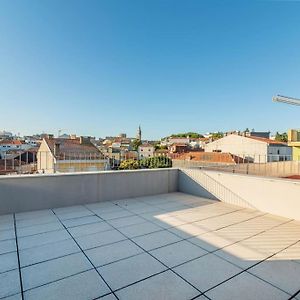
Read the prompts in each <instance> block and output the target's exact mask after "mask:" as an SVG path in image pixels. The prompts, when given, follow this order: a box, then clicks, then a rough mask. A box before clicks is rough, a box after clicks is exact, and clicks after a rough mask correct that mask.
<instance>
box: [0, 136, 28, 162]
mask: <svg viewBox="0 0 300 300" xmlns="http://www.w3.org/2000/svg"><path fill="white" fill-rule="evenodd" d="M30 148H32V145H31V144H27V143H26V142H24V141H20V140H2V141H0V157H2V158H3V157H4V156H5V155H6V153H7V152H9V151H20V152H21V151H25V150H28V149H30Z"/></svg>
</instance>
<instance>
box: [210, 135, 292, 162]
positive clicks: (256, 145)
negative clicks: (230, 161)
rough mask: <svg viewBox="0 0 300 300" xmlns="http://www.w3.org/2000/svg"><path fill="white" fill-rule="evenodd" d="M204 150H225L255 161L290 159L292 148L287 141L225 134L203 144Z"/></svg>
mask: <svg viewBox="0 0 300 300" xmlns="http://www.w3.org/2000/svg"><path fill="white" fill-rule="evenodd" d="M205 152H226V153H231V154H234V155H236V156H238V157H241V158H245V159H247V160H249V161H252V162H255V163H265V162H274V161H286V160H291V159H292V148H291V147H289V146H288V145H287V143H283V142H278V141H274V140H270V139H267V138H262V137H254V136H251V137H250V136H248V137H245V136H241V135H237V134H231V135H227V136H225V137H223V138H221V139H218V140H216V141H214V142H211V143H208V144H206V145H205Z"/></svg>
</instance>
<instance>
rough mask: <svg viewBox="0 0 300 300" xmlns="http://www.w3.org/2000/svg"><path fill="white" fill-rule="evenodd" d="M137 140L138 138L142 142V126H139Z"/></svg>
mask: <svg viewBox="0 0 300 300" xmlns="http://www.w3.org/2000/svg"><path fill="white" fill-rule="evenodd" d="M136 138H137V139H138V140H139V141H142V129H141V125H139V129H138V132H137V135H136Z"/></svg>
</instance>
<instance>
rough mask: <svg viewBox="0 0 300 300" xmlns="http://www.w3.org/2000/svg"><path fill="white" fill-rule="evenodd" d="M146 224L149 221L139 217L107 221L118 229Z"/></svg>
mask: <svg viewBox="0 0 300 300" xmlns="http://www.w3.org/2000/svg"><path fill="white" fill-rule="evenodd" d="M144 222H147V221H146V220H145V219H143V218H141V217H139V216H130V217H124V218H119V219H113V220H108V221H107V223H109V224H111V225H112V226H114V227H116V228H122V227H125V226H130V225H136V224H141V223H144Z"/></svg>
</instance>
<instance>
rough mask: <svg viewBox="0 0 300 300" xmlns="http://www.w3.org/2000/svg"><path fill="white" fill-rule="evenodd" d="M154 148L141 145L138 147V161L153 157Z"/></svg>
mask: <svg viewBox="0 0 300 300" xmlns="http://www.w3.org/2000/svg"><path fill="white" fill-rule="evenodd" d="M154 150H155V148H154V146H153V145H151V144H142V145H140V146H139V147H138V156H139V159H143V158H148V157H153V156H154Z"/></svg>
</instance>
